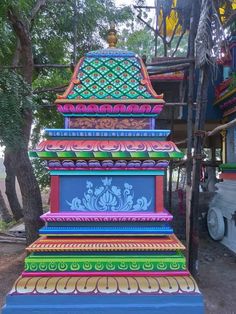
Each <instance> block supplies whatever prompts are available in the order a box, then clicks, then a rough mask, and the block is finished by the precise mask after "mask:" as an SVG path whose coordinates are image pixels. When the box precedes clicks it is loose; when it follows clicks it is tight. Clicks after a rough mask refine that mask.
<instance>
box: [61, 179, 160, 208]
mask: <svg viewBox="0 0 236 314" xmlns="http://www.w3.org/2000/svg"><path fill="white" fill-rule="evenodd" d="M154 211H155V177H154V176H142V177H137V176H129V177H126V176H111V175H110V176H107V177H105V176H104V177H101V176H93V177H91V176H69V177H67V176H61V177H60V212H100V213H101V212H113V213H116V212H126V213H127V212H141V213H143V212H154Z"/></svg>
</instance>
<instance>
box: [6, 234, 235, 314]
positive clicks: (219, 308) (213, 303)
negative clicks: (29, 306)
mask: <svg viewBox="0 0 236 314" xmlns="http://www.w3.org/2000/svg"><path fill="white" fill-rule="evenodd" d="M24 257H25V252H24V245H23V244H9V243H0V307H2V305H3V304H4V302H5V296H6V294H7V293H8V292H9V291H10V290H11V287H12V285H13V283H14V281H15V280H16V278H17V277H18V275H19V274H20V273H21V271H22V270H23V260H24ZM199 270H200V276H199V280H198V284H199V287H200V289H201V291H202V293H203V297H204V301H205V307H206V314H236V257H235V255H233V254H232V253H231V252H230V251H229V250H228V249H227V248H225V247H224V246H223V245H221V244H220V243H217V242H214V241H212V240H211V239H209V237H208V236H206V237H205V239H202V240H201V248H200V263H199Z"/></svg>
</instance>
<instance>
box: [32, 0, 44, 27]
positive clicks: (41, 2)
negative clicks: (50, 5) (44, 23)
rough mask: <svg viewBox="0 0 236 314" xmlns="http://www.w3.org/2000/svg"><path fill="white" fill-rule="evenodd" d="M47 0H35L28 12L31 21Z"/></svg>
mask: <svg viewBox="0 0 236 314" xmlns="http://www.w3.org/2000/svg"><path fill="white" fill-rule="evenodd" d="M46 2H47V0H37V1H36V3H35V5H34V7H33V9H32V11H31V14H30V21H31V23H32V22H33V21H34V19H35V17H36V15H37V14H38V13H39V11H40V10H41V9H42V8H43V7H44V6H45V5H46Z"/></svg>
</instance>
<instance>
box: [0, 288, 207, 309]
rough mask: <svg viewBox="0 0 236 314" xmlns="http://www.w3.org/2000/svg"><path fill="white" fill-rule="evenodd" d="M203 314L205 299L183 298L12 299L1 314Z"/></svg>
mask: <svg viewBox="0 0 236 314" xmlns="http://www.w3.org/2000/svg"><path fill="white" fill-rule="evenodd" d="M23 313H24V314H52V313H57V314H111V313H112V314H128V313H130V314H131V313H132V314H157V313H158V314H167V313H169V314H173V313H174V314H189V313H191V314H204V305H203V300H202V296H201V295H199V294H197V295H191V294H185V293H183V294H182V295H174V294H170V295H153V296H151V295H150V296H147V295H130V296H128V295H127V296H122V295H114V296H110V295H109V296H106V295H98V296H94V295H93V296H79V295H78V296H73V295H67V296H65V295H57V296H56V295H45V296H38V295H26V296H21V295H15V296H14V295H13V296H8V297H7V305H6V306H5V307H4V308H3V312H2V314H23Z"/></svg>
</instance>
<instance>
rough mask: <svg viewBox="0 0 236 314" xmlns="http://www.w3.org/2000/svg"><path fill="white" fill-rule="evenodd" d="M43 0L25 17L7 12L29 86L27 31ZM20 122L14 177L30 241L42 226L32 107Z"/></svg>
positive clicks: (11, 9) (30, 60)
mask: <svg viewBox="0 0 236 314" xmlns="http://www.w3.org/2000/svg"><path fill="white" fill-rule="evenodd" d="M45 3H46V0H37V1H36V3H35V6H34V7H33V9H32V12H31V16H30V18H29V19H28V20H26V19H24V18H23V17H22V16H19V14H18V13H16V12H15V11H14V7H11V6H9V8H8V11H7V15H8V18H9V20H10V22H11V24H12V28H13V30H14V31H15V34H16V36H17V38H18V39H19V41H20V46H21V56H20V57H21V58H20V60H21V63H22V65H23V68H22V75H23V77H24V79H25V81H26V82H27V83H28V84H29V85H30V86H31V85H32V78H33V69H34V62H33V50H32V41H31V34H30V30H31V27H32V23H33V20H34V18H35V16H36V15H37V13H38V12H39V11H40V9H41V8H42V6H44V5H45ZM30 96H31V95H29V97H30ZM22 122H23V126H22V142H21V143H19V146H18V147H16V148H15V153H16V158H17V163H16V176H17V179H18V182H19V185H20V190H21V195H22V203H23V215H24V221H25V231H26V242H27V244H30V243H32V242H33V241H34V240H36V239H37V237H38V229H39V228H40V227H41V226H42V222H41V220H40V215H42V213H43V210H42V199H41V194H40V189H39V186H38V182H37V180H36V178H35V175H34V172H33V168H32V165H31V162H30V159H29V156H28V143H29V139H30V132H31V126H32V122H33V113H32V109H24V110H23V111H22Z"/></svg>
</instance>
